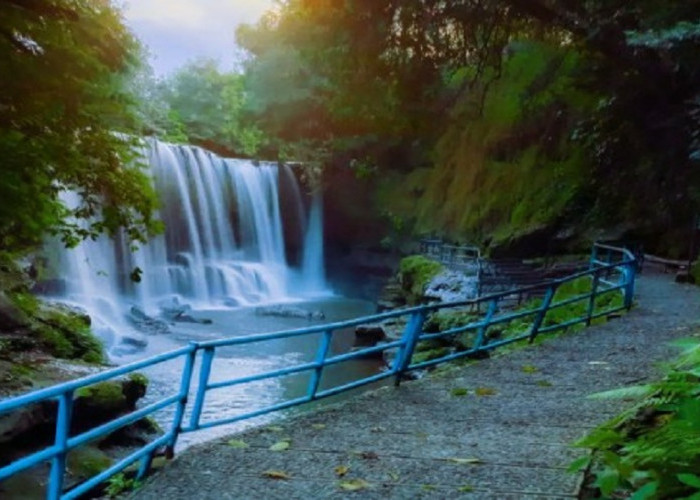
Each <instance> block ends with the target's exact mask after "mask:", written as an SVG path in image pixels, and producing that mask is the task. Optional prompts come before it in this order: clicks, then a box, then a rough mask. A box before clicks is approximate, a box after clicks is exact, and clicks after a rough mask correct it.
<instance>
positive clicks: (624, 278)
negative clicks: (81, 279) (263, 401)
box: [0, 243, 636, 500]
mask: <svg viewBox="0 0 700 500" xmlns="http://www.w3.org/2000/svg"><path fill="white" fill-rule="evenodd" d="M601 252H607V254H606V257H607V259H608V260H607V261H604V260H601V258H600V253H601ZM613 254H617V256H619V259H618V260H617V261H615V262H612V260H613V259H612V255H613ZM635 264H636V260H635V257H634V255H633V254H632V253H631V252H630V251H629V250H627V249H624V248H620V247H614V246H610V245H605V244H599V243H596V244H594V246H593V252H592V255H591V260H590V268H589V269H587V270H584V271H581V272H578V273H574V274H571V275H568V276H565V277H562V278H555V279H550V280H544V281H542V282H540V283H536V284H532V285H528V286H525V287H520V288H517V289H513V290H507V291H502V292H498V293H493V294H489V295H484V296H481V297H476V298H472V299H467V300H461V301H455V302H445V303H437V304H425V305H420V306H415V307H409V308H404V309H397V310H394V311H389V312H385V313H380V314H374V315H369V316H364V317H360V318H353V319H350V320H345V321H339V322H333V323H327V324H323V325H317V326H313V327H308V328H300V329H292V330H282V331H277V332H271V333H262V334H255V335H249V336H245V337H232V338H222V339H217V340H211V341H204V342H191V343H190V344H189V345H187V346H184V347H182V348H179V349H176V350H173V351H170V352H166V353H162V354H159V355H157V356H153V357H150V358H146V359H143V360H140V361H136V362H134V363H131V364H128V365H124V366H120V367H116V368H112V369H109V370H106V371H104V372H100V373H97V374H93V375H88V376H86V377H82V378H79V379H75V380H72V381H69V382H65V383H62V384H59V385H56V386H53V387H49V388H45V389H40V390H37V391H34V392H30V393H28V394H24V395H20V396H15V397H12V398H8V399H5V400H4V401H0V415H2V414H4V413H7V412H10V411H13V410H16V409H18V408H21V407H24V406H28V405H31V404H36V403H39V402H42V401H47V400H58V402H59V405H58V409H57V412H58V419H57V425H56V440H55V443H54V445H52V446H49V447H47V448H45V449H43V450H40V451H38V452H35V453H33V454H30V455H29V456H27V457H24V458H22V459H20V460H17V461H15V462H12V463H10V464H9V465H6V466H4V467H0V481H1V480H3V479H4V478H7V477H9V476H11V475H13V474H15V473H17V472H19V471H21V470H24V469H27V468H29V467H32V466H34V465H37V464H38V463H41V462H44V461H46V460H51V461H52V471H51V480H50V483H49V487H48V491H47V498H49V499H51V500H53V499H58V498H66V499H68V498H75V497H76V496H78V495H80V494H82V493H85V492H86V491H88V490H89V489H90V488H93V487H94V486H95V485H96V484H98V482H99V481H103V480H105V479H106V478H107V477H109V476H110V475H113V474H115V473H117V472H119V471H120V470H122V469H123V468H125V467H126V466H128V465H129V464H131V463H133V462H135V461H137V460H141V467H140V469H139V473H138V475H139V477H140V476H143V475H144V474H145V473H146V472H147V471H148V469H149V467H150V461H151V460H152V458H153V454H154V452H155V449H156V447H157V446H155V443H158V446H163V445H165V446H167V447H168V448H169V449H170V451H172V450H173V449H174V446H175V443H176V441H177V438H178V436H179V434H181V433H183V432H192V431H196V430H198V429H202V428H206V427H213V426H216V425H223V424H226V423H230V422H233V421H238V420H243V419H247V418H252V417H254V416H257V415H261V414H264V413H269V412H271V411H276V410H279V409H283V408H288V407H291V406H296V405H298V404H303V403H306V402H310V401H313V400H315V399H320V398H322V397H326V396H329V395H333V394H337V393H339V392H343V391H345V390H349V389H351V388H354V387H358V386H360V385H365V384H367V383H370V382H373V381H376V380H381V379H383V378H387V377H391V376H393V377H396V382H397V384H398V382H399V381H400V379H401V376H402V374H403V373H404V372H406V371H409V370H414V369H418V368H423V367H428V366H433V365H435V364H438V363H441V362H445V361H450V360H452V359H456V358H457V357H461V356H465V355H468V354H470V353H476V352H479V351H486V350H491V349H494V348H496V347H500V346H501V345H505V344H507V343H511V342H515V341H519V340H523V339H530V340H531V341H532V340H534V338H535V337H536V336H537V335H538V333H540V332H545V331H547V332H549V331H554V330H556V329H561V328H564V327H568V326H570V325H574V324H577V323H582V322H585V323H586V324H590V322H591V320H592V319H593V318H595V317H599V316H601V315H602V314H610V313H611V312H612V310H610V311H604V312H602V313H601V312H595V300H596V298H597V297H599V296H600V295H602V294H604V293H610V292H614V291H618V290H619V291H621V292H622V293H623V296H624V299H625V300H624V305H623V306H621V307H619V308H617V309H615V310H620V309H622V308H628V309H629V307H631V305H632V297H633V294H634V280H635ZM614 272H619V274H620V279H619V282H618V283H614V282H610V281H609V280H605V279H602V277H603V276H606V277H607V275H608V274H610V273H614ZM585 276H590V277H591V278H592V281H591V283H592V289H591V292H590V293H587V294H583V295H580V296H577V297H574V298H573V299H567V300H566V301H561V302H555V303H552V299H553V297H554V294H555V292H556V290H557V289H558V287H559V286H561V285H562V284H564V283H567V282H570V281H574V280H577V279H580V278H583V277H585ZM601 282H603V284H601ZM603 285H604V286H605V287H606V288H601V287H602V286H603ZM599 288H600V289H599ZM540 290H546V291H547V292H546V294H545V297H544V298H543V299H542V303H541V305H539V306H537V307H535V308H534V309H530V310H527V311H519V312H515V313H506V314H504V315H503V314H502V315H497V314H495V313H496V310H497V309H498V304H499V302H500V301H501V300H502V299H503V298H505V297H508V296H509V295H511V294H513V293H519V294H526V293H528V292H532V291H540ZM582 300H588V301H589V303H588V308H587V313H586V314H585V315H584V316H582V317H578V318H575V319H574V320H571V321H569V322H568V323H566V324H561V325H554V327H552V326H547V327H545V328H542V323H543V320H544V319H545V317H546V315H547V313H548V312H549V311H550V310H552V309H555V308H557V307H562V306H563V305H565V304H568V303H572V302H576V301H582ZM482 303H486V304H488V305H489V307H488V312H487V313H486V316H485V317H484V318H483V319H481V320H479V321H476V322H474V321H472V322H470V323H468V324H466V325H461V326H459V327H456V328H452V329H451V330H447V331H445V332H439V333H437V334H426V333H424V332H423V331H422V327H423V323H424V321H425V319H426V317H427V315H428V314H430V313H432V312H435V311H438V310H441V309H452V308H457V307H470V306H472V307H473V306H478V305H480V304H482ZM533 315H534V316H535V319H534V320H533V321H532V325H531V327H530V329H529V331H528V332H527V334H523V335H519V336H517V337H513V338H510V339H504V340H498V341H494V342H491V341H488V340H487V339H486V331H487V330H488V328H489V327H490V326H491V325H494V324H499V323H505V322H510V321H513V320H514V319H517V318H524V317H528V316H533ZM401 316H408V317H409V318H410V320H409V321H408V323H407V326H406V329H405V331H404V334H403V335H402V337H401V339H400V340H397V341H394V342H390V343H389V344H383V345H379V346H374V347H369V348H364V349H361V350H359V351H356V352H350V353H345V354H338V355H333V356H330V357H329V354H328V351H329V346H330V342H331V338H332V336H333V334H334V333H336V331H338V330H342V329H345V328H348V327H352V326H358V325H361V324H366V323H377V322H380V321H384V320H387V319H392V318H397V317H401ZM467 331H474V332H476V333H477V337H476V340H475V341H474V344H473V346H472V347H471V348H470V349H469V350H467V351H462V352H456V353H452V354H448V355H446V356H444V357H442V358H440V359H438V360H431V361H426V362H422V363H413V364H412V358H413V354H414V348H415V346H416V344H417V343H418V342H419V341H420V340H422V339H428V338H436V337H440V336H448V335H454V334H455V333H458V332H467ZM317 334H321V339H322V341H321V344H320V345H319V347H318V350H317V355H316V357H315V360H314V361H311V362H306V363H303V364H300V365H294V366H291V367H287V368H283V369H278V370H275V371H271V372H266V373H262V374H255V375H251V376H248V377H242V378H240V379H233V380H231V381H224V382H217V383H211V382H210V380H209V376H210V371H211V364H212V362H213V359H214V356H215V354H216V349H217V348H220V347H229V346H234V345H244V344H251V343H257V342H264V341H270V340H275V339H280V338H291V337H298V336H303V335H317ZM389 348H397V349H398V350H399V352H398V354H397V356H396V360H395V362H394V364H393V365H392V367H391V369H390V370H389V371H387V372H383V373H379V374H376V375H372V376H370V377H366V378H364V379H358V380H355V381H353V382H350V383H347V384H345V385H342V386H337V387H333V388H330V389H323V390H321V389H320V388H319V382H320V379H321V377H322V374H323V369H324V368H325V367H326V366H330V365H333V364H338V363H340V362H343V361H347V360H351V359H356V358H359V357H361V356H363V355H366V354H368V353H372V352H381V351H384V350H387V349H389ZM200 351H201V352H202V353H203V354H202V362H201V364H200V366H199V372H198V374H195V370H194V361H195V357H196V356H197V355H198V354H199V352H200ZM180 357H185V360H186V362H185V368H184V369H183V372H182V376H181V383H180V388H179V390H178V392H177V393H176V394H175V395H172V396H169V397H165V398H163V399H161V400H159V401H157V402H155V403H151V404H150V405H149V406H147V407H146V408H142V409H140V410H137V411H136V412H133V413H131V414H128V415H127V416H124V417H119V418H117V419H116V420H113V421H111V422H107V423H105V424H102V425H101V426H100V427H97V428H93V429H91V430H88V431H85V432H83V433H81V434H79V435H77V436H70V432H69V430H70V419H71V413H72V411H71V409H72V404H73V396H74V393H75V391H77V390H78V389H80V388H82V387H86V386H90V385H93V384H95V383H99V382H104V381H106V380H109V379H113V378H115V377H119V376H122V375H126V374H128V373H133V372H134V371H136V370H139V369H142V368H145V367H148V366H152V365H154V364H158V363H163V362H166V361H170V360H173V359H177V358H180ZM306 371H312V375H313V376H312V379H311V382H310V384H309V388H308V393H307V395H306V396H303V397H299V398H296V399H293V400H289V401H286V402H282V403H277V404H274V405H272V406H269V407H267V408H263V409H262V410H256V411H252V412H249V413H244V414H243V415H242V416H236V417H232V418H228V419H223V420H218V421H213V422H211V421H209V422H204V423H202V422H201V421H200V416H201V412H202V407H203V405H204V397H205V394H206V392H207V391H209V390H216V389H220V388H223V387H227V386H230V385H234V384H240V383H244V382H245V383H248V382H253V381H257V380H263V379H267V378H275V377H280V376H283V375H288V374H293V373H301V372H306ZM195 377H198V378H199V386H198V388H197V394H196V398H195V402H194V407H193V410H192V414H191V417H190V424H189V425H188V426H183V423H182V422H183V417H184V413H185V409H186V406H187V405H188V394H189V390H190V386H191V382H192V379H193V378H195ZM172 405H176V412H175V417H174V418H173V422H172V425H171V426H170V429H169V430H168V431H167V432H166V433H165V435H164V436H161V437H160V438H158V439H157V440H156V441H154V442H151V443H149V444H147V445H146V446H144V447H143V448H141V449H140V450H137V451H136V452H134V453H132V454H131V455H130V456H129V457H126V458H125V459H122V460H121V461H120V462H118V463H117V464H115V465H113V466H112V467H110V468H109V469H108V470H107V471H104V472H102V473H101V474H98V475H97V476H95V477H93V478H91V479H89V480H88V481H86V482H84V483H82V484H81V485H79V486H77V487H76V488H74V489H72V490H71V491H69V492H68V493H66V494H63V491H62V489H63V488H62V484H63V475H64V473H65V458H66V454H67V453H68V451H69V450H70V449H73V448H75V447H77V446H78V445H80V444H82V443H83V442H85V441H86V440H87V439H88V438H89V439H94V438H97V437H100V436H102V435H106V434H108V433H109V432H113V431H114V430H115V427H117V428H118V426H121V425H126V424H127V423H131V422H132V421H133V420H134V418H135V417H134V415H136V416H138V417H139V418H141V417H143V416H146V415H148V414H151V413H153V412H155V411H158V410H160V409H163V408H165V407H166V406H172Z"/></svg>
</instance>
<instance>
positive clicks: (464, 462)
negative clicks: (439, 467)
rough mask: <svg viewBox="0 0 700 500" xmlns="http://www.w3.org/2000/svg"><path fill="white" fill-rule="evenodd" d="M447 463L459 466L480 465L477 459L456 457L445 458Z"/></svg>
mask: <svg viewBox="0 0 700 500" xmlns="http://www.w3.org/2000/svg"><path fill="white" fill-rule="evenodd" d="M445 460H447V461H448V462H452V463H453V464H459V465H473V464H480V463H481V460H480V459H478V458H473V457H470V458H457V457H450V458H446V459H445Z"/></svg>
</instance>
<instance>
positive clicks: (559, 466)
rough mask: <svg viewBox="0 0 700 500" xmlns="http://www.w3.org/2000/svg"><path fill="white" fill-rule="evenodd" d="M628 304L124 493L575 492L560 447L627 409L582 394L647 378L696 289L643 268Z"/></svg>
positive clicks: (217, 452)
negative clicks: (597, 320)
mask: <svg viewBox="0 0 700 500" xmlns="http://www.w3.org/2000/svg"><path fill="white" fill-rule="evenodd" d="M638 301H639V306H638V307H636V308H635V309H634V310H633V311H632V312H631V313H630V314H628V315H627V316H626V317H623V318H621V319H616V320H613V321H610V322H608V323H606V324H604V325H601V326H597V327H592V328H589V329H586V330H584V331H582V332H579V333H576V334H572V335H564V336H561V337H559V338H553V339H549V340H548V341H546V342H545V343H543V344H542V345H538V346H531V347H527V348H524V349H521V350H518V351H514V352H511V353H508V354H505V355H503V356H498V357H495V358H492V359H489V360H484V361H481V362H479V363H476V364H473V365H470V366H466V367H462V368H454V369H451V370H449V371H447V372H446V373H443V374H438V375H436V376H434V377H428V378H426V379H423V380H420V381H417V382H407V383H404V384H402V385H401V387H400V388H398V389H395V388H394V387H385V388H383V389H380V390H377V391H374V392H371V393H367V394H364V395H362V396H359V397H356V398H353V399H351V400H349V401H346V402H345V403H343V404H340V405H336V406H334V407H330V408H328V409H325V410H321V411H318V412H315V413H310V414H306V415H301V416H299V417H296V418H293V419H289V420H281V421H280V423H279V424H278V425H279V428H276V429H274V428H273V429H270V428H268V429H265V428H261V429H254V430H252V431H248V432H245V433H242V434H239V435H238V436H235V439H238V440H242V441H244V442H245V443H247V444H248V445H249V447H248V448H246V449H238V448H234V447H232V446H230V445H228V444H227V441H228V439H223V440H218V441H213V442H210V443H206V444H204V445H200V446H197V447H194V448H191V449H189V450H187V451H186V452H184V453H183V454H182V455H181V456H179V457H178V458H177V459H176V460H175V461H174V462H173V463H172V464H171V465H170V466H168V467H166V468H165V470H163V471H161V472H160V473H158V474H156V475H155V476H154V477H153V478H151V479H150V480H149V481H148V482H147V483H146V485H145V486H144V487H143V488H142V489H141V490H140V491H138V492H136V493H135V494H134V495H133V498H137V499H159V500H165V499H167V500H177V499H212V500H213V499H216V500H219V499H239V500H243V499H255V500H258V499H286V500H292V499H321V498H334V499H335V498H362V499H385V498H391V499H418V498H426V499H428V498H430V499H448V498H484V499H499V500H504V499H511V498H512V499H521V498H524V499H534V498H575V497H576V495H577V492H578V488H579V483H580V482H581V479H582V475H581V474H578V475H577V474H569V473H567V472H566V470H565V469H566V467H567V465H568V464H569V463H570V462H571V461H572V460H574V459H576V458H577V457H579V456H581V455H582V454H583V453H584V451H583V450H579V449H574V448H572V447H571V446H570V444H571V443H572V441H574V440H575V439H577V438H578V437H580V436H582V435H583V434H584V433H585V432H586V431H587V430H588V429H590V428H592V427H594V426H596V425H597V424H599V423H602V422H604V421H605V420H606V419H607V418H609V417H611V416H612V415H613V414H615V413H616V412H618V411H619V409H620V405H621V404H623V405H624V404H629V403H620V402H617V401H597V400H590V399H586V395H588V394H591V393H593V392H596V391H600V390H604V389H609V388H614V387H619V386H622V385H625V384H635V383H639V382H641V381H643V380H646V379H648V378H650V377H651V378H653V377H654V376H655V369H654V363H655V362H657V361H659V360H663V359H668V358H669V357H670V356H671V355H672V353H673V349H671V348H669V347H668V345H667V343H668V341H670V340H672V339H673V338H677V337H682V336H687V335H688V334H689V333H690V332H691V331H692V330H693V328H694V327H695V326H696V325H697V324H698V321H699V320H700V289H699V288H695V287H691V286H688V285H677V284H674V283H671V278H670V276H669V275H666V276H663V275H645V276H643V277H642V278H641V279H640V281H639V284H638ZM523 367H526V368H525V369H523ZM532 367H536V369H537V370H536V371H535V370H534V369H533V368H532ZM455 388H466V389H469V393H468V394H467V395H465V396H456V395H454V394H453V392H452V391H453V389H455ZM476 389H486V391H483V390H482V391H480V392H482V393H483V392H494V393H493V394H491V395H488V394H487V395H481V396H479V395H476V394H474V391H475V390H476ZM284 439H288V440H289V443H290V447H289V449H288V450H286V451H271V450H270V449H269V448H270V446H271V445H273V444H274V443H277V442H279V441H281V440H284ZM472 459H474V460H472ZM477 460H478V463H477ZM338 467H340V468H339V469H336V468H338ZM345 468H347V473H346V474H345V475H344V477H342V478H339V477H338V473H342V472H344V471H345ZM266 471H279V472H283V473H284V474H286V475H288V476H289V477H288V478H287V479H273V478H269V477H266V476H265V472H266ZM353 479H361V480H363V481H365V483H363V482H360V481H355V482H352V481H351V480H353ZM343 486H345V487H346V488H348V487H350V488H351V487H362V489H360V490H359V491H349V490H346V489H343Z"/></svg>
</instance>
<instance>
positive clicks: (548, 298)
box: [530, 285, 556, 344]
mask: <svg viewBox="0 0 700 500" xmlns="http://www.w3.org/2000/svg"><path fill="white" fill-rule="evenodd" d="M555 293H556V286H555V285H550V286H549V287H548V288H547V293H546V294H545V296H544V299H542V307H540V309H539V311H537V317H536V318H535V321H533V323H532V328H531V329H530V343H531V344H532V343H533V342H534V341H535V338H536V337H537V333H538V332H539V331H540V327H541V326H542V322H543V321H544V318H545V316H547V312H548V311H549V306H550V304H551V303H552V299H553V298H554V294H555Z"/></svg>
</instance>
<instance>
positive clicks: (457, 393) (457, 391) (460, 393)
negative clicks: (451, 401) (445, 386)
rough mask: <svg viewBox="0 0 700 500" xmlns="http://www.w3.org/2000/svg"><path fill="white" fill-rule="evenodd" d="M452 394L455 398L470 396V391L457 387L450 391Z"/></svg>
mask: <svg viewBox="0 0 700 500" xmlns="http://www.w3.org/2000/svg"><path fill="white" fill-rule="evenodd" d="M450 393H451V394H452V395H453V396H466V395H467V394H469V389H466V388H465V387H455V388H454V389H452V391H450Z"/></svg>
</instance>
